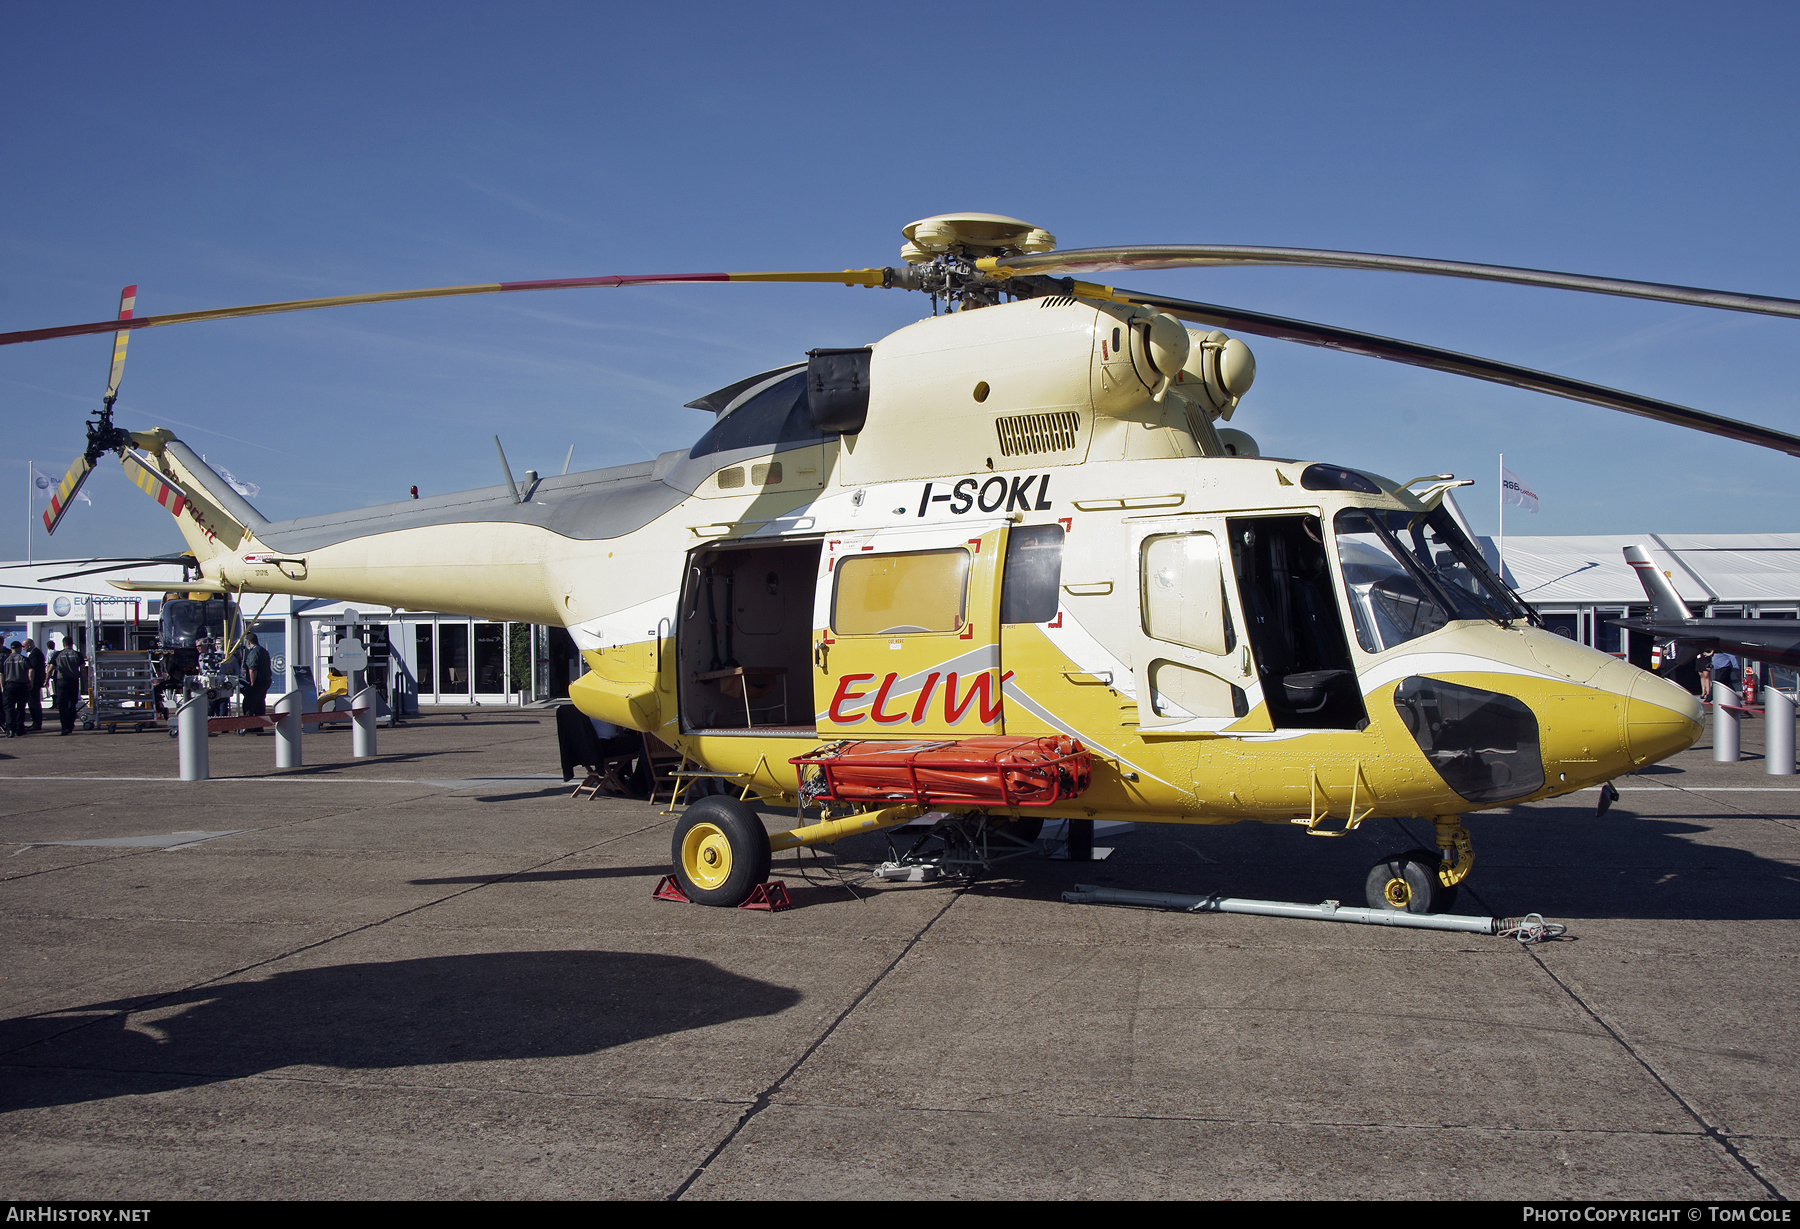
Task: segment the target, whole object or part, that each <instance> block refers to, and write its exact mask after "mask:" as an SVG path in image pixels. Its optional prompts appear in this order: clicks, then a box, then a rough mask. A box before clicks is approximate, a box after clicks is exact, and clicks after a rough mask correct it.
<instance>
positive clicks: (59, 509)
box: [44, 334, 123, 533]
mask: <svg viewBox="0 0 1800 1229" xmlns="http://www.w3.org/2000/svg"><path fill="white" fill-rule="evenodd" d="M121 336H123V334H121ZM93 472H94V463H93V462H92V461H90V460H88V459H87V456H86V454H83V455H82V456H79V457H76V458H75V464H73V465H71V466H69V472H68V473H66V474H64V475H63V480H62V481H61V482H59V483H57V484H56V490H54V491H52V492H51V494H50V506H49V507H48V508H45V509H44V532H45V533H55V532H56V527H57V526H58V525H60V524H62V518H63V516H64V515H65V514H67V512H68V511H69V505H70V504H72V503H74V502H75V496H76V494H77V493H78V492H80V490H81V484H82V483H84V482H86V481H87V477H88V475H89V474H91V473H93Z"/></svg>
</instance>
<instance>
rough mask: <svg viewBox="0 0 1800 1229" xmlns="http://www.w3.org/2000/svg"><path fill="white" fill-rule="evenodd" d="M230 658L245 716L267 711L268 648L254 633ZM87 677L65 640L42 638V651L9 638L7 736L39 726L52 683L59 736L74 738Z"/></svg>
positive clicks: (2, 684)
mask: <svg viewBox="0 0 1800 1229" xmlns="http://www.w3.org/2000/svg"><path fill="white" fill-rule="evenodd" d="M234 657H235V658H236V660H237V666H238V675H239V677H240V678H241V680H242V683H243V692H244V713H245V715H246V716H260V715H263V714H265V713H267V712H268V695H269V684H270V682H271V681H272V679H271V674H272V671H271V662H270V657H269V650H267V649H265V648H263V647H262V646H261V645H260V644H258V643H257V641H256V635H255V633H251V634H250V635H248V636H246V637H244V644H243V647H242V648H241V649H240V650H239V651H238V653H237V654H234ZM86 678H87V655H86V654H85V653H83V652H82V651H81V650H80V649H78V648H76V647H75V644H74V642H73V641H72V640H70V639H69V638H67V637H65V638H64V643H63V647H62V648H60V649H59V648H57V647H56V639H55V637H53V636H52V637H46V638H45V640H44V647H43V648H42V649H40V648H38V646H37V644H36V643H35V642H34V641H31V640H29V639H27V640H14V641H12V642H11V643H10V644H7V645H5V646H4V647H0V688H3V691H0V700H3V705H4V707H3V710H0V726H4V728H5V733H6V737H8V738H23V737H24V736H25V735H27V734H33V733H37V732H38V731H40V730H42V729H43V728H44V688H45V686H46V685H47V684H54V688H55V692H54V694H55V705H56V715H57V717H58V718H59V719H60V720H61V722H62V733H64V734H73V733H74V732H75V713H76V710H77V709H79V708H80V707H81V692H82V686H83V684H84V683H85V681H86ZM227 698H228V697H227ZM261 732H262V731H260V730H258V731H257V733H261Z"/></svg>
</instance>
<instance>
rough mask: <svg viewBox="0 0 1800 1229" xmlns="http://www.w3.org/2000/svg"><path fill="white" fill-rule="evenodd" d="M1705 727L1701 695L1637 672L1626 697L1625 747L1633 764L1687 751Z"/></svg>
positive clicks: (1667, 681)
mask: <svg viewBox="0 0 1800 1229" xmlns="http://www.w3.org/2000/svg"><path fill="white" fill-rule="evenodd" d="M1705 728H1706V726H1705V722H1704V721H1703V720H1702V719H1701V710H1700V701H1699V698H1698V697H1696V696H1694V695H1692V694H1690V693H1689V692H1688V690H1687V689H1686V688H1684V687H1679V686H1677V685H1676V684H1674V683H1671V682H1670V681H1669V680H1668V679H1659V678H1657V677H1656V676H1655V675H1654V674H1646V673H1644V672H1643V671H1638V673H1637V677H1636V678H1635V679H1633V680H1632V683H1631V690H1630V692H1629V693H1627V695H1626V698H1625V749H1626V751H1627V753H1628V754H1629V755H1630V756H1631V760H1632V763H1633V764H1634V765H1636V764H1649V763H1654V762H1655V761H1657V760H1661V759H1667V758H1668V757H1669V756H1671V755H1674V754H1675V753H1676V752H1677V751H1686V750H1687V749H1688V748H1689V747H1691V746H1693V745H1694V743H1695V742H1697V741H1698V740H1699V738H1700V733H1701V731H1702V730H1704V729H1705Z"/></svg>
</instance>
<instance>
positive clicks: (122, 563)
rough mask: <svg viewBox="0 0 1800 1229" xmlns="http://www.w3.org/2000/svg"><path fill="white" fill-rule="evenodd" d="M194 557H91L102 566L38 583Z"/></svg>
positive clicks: (17, 565) (49, 577)
mask: <svg viewBox="0 0 1800 1229" xmlns="http://www.w3.org/2000/svg"><path fill="white" fill-rule="evenodd" d="M193 558H194V557H193V556H192V555H147V556H145V557H143V558H140V559H125V558H115V559H111V560H105V559H89V560H88V562H89V563H97V564H99V565H100V566H99V567H91V568H83V569H81V570H80V571H78V572H58V573H57V574H56V575H55V576H40V577H38V583H39V584H40V585H41V584H43V583H45V582H46V581H52V580H72V579H74V578H75V577H77V576H93V575H95V574H96V573H98V572H121V571H124V570H125V569H126V568H137V567H142V566H144V565H145V564H146V563H167V564H180V563H184V562H185V563H192V562H193ZM7 566H9V567H27V566H29V565H27V564H23V563H14V564H8V565H7ZM37 566H38V567H43V566H44V565H43V564H41V563H40V564H38V565H37ZM170 583H174V582H170Z"/></svg>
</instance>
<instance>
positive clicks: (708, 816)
mask: <svg viewBox="0 0 1800 1229" xmlns="http://www.w3.org/2000/svg"><path fill="white" fill-rule="evenodd" d="M669 859H670V861H671V862H673V863H674V864H675V881H676V882H677V883H679V884H680V885H681V890H682V891H683V892H685V893H687V898H688V899H689V900H691V901H693V902H694V903H695V904H697V905H718V906H721V907H723V908H727V909H730V908H735V907H737V906H738V905H741V904H743V903H744V901H746V900H747V899H749V897H750V893H751V891H752V890H753V889H754V888H755V887H756V885H757V884H759V883H764V882H766V881H767V880H768V878H769V834H768V831H767V830H766V829H765V828H764V827H763V824H762V820H761V819H760V818H758V817H757V814H756V812H755V811H752V810H751V809H750V808H749V807H748V806H746V805H745V804H744V803H742V802H739V801H738V800H737V799H735V798H729V797H721V796H715V797H712V798H702V799H701V800H700V801H699V802H696V803H695V804H694V805H693V806H691V807H689V808H688V809H687V810H685V811H683V812H682V813H681V818H680V819H678V820H676V821H675V835H674V837H673V838H672V839H671V840H670V842H669Z"/></svg>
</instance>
